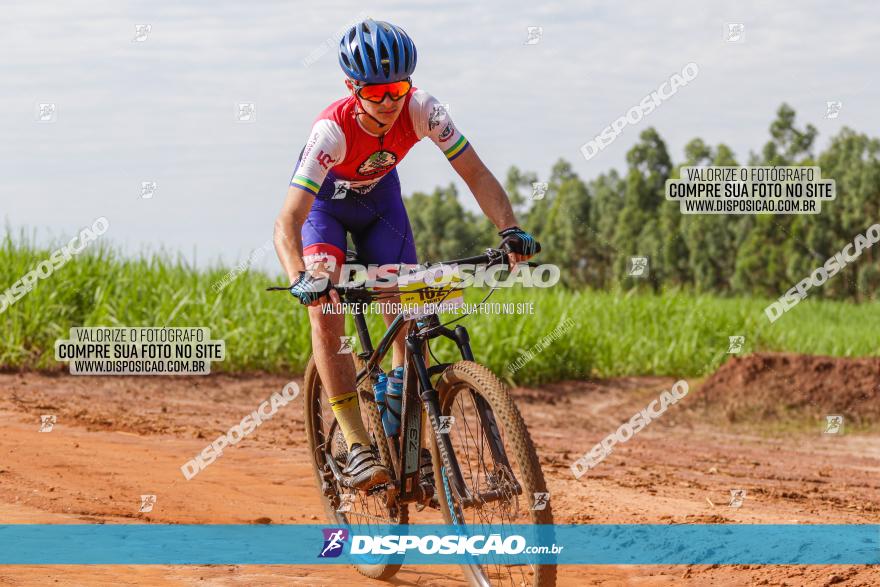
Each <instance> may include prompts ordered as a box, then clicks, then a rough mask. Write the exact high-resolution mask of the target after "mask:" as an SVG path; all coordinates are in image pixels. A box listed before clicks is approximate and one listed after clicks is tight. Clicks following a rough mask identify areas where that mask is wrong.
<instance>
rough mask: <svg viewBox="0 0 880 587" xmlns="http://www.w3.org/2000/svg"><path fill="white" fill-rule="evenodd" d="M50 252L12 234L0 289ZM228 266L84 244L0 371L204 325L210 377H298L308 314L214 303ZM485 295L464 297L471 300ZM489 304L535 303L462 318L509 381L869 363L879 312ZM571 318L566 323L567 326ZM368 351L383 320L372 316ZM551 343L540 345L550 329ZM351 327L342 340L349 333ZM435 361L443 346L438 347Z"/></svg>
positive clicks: (37, 301) (29, 306)
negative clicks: (80, 340)
mask: <svg viewBox="0 0 880 587" xmlns="http://www.w3.org/2000/svg"><path fill="white" fill-rule="evenodd" d="M51 252H52V249H48V248H39V247H35V246H32V245H31V244H29V243H28V242H27V239H26V238H18V239H13V238H12V237H11V236H10V235H9V234H7V236H6V237H5V239H4V240H3V241H2V243H0V290H5V289H6V288H8V287H10V286H11V285H12V284H13V283H14V282H15V281H16V280H18V279H19V278H21V277H22V276H23V275H24V274H25V273H27V272H28V271H30V270H31V269H33V268H34V267H35V266H36V265H37V264H38V263H40V262H41V261H43V260H45V259H47V258H49V255H50V254H51ZM228 272H229V269H228V268H224V267H216V268H212V269H207V270H197V269H195V268H193V267H192V266H190V265H188V264H187V263H186V262H185V261H183V260H181V259H174V258H173V257H171V256H170V255H156V256H152V257H149V258H146V257H144V258H138V259H128V258H122V257H121V256H120V255H119V254H118V253H117V252H116V251H115V250H114V249H112V248H110V247H108V246H101V245H100V244H98V243H95V244H93V245H91V247H90V248H89V249H87V250H86V251H85V252H84V253H83V254H81V255H79V256H77V257H74V258H73V259H71V260H70V261H69V262H68V263H67V264H65V265H64V266H63V267H60V268H59V269H57V270H56V271H55V272H54V273H53V274H52V275H51V276H50V277H48V278H46V279H42V280H39V281H38V282H37V284H36V287H35V288H34V289H33V290H32V291H31V292H29V293H28V294H27V295H25V296H24V297H23V298H21V299H19V300H18V301H17V302H15V303H14V304H12V305H11V306H9V307H8V308H7V309H6V310H5V311H4V312H3V313H2V314H0V324H2V326H3V330H2V332H3V336H2V338H0V368H4V369H57V368H58V367H59V365H60V364H59V363H58V362H56V361H55V359H54V350H53V348H54V346H53V345H54V341H55V340H56V339H58V338H67V337H68V333H69V329H70V327H72V326H188V327H195V326H198V327H202V326H204V327H209V328H211V335H212V338H215V339H224V340H225V341H226V352H227V358H226V360H225V361H223V362H221V363H214V365H213V367H212V369H213V370H214V371H227V372H238V371H257V370H261V371H268V372H283V373H291V374H295V373H301V372H302V371H303V370H304V367H305V364H306V362H307V360H308V356H309V354H310V352H311V349H310V347H311V342H310V340H311V339H310V334H309V324H308V318H307V315H306V312H305V310H304V309H303V308H301V307H300V306H299V305H298V304H296V303H295V302H294V301H293V300H292V299H291V297H290V296H289V295H287V294H285V293H284V292H277V293H274V292H273V293H270V292H265V291H263V290H264V288H265V287H266V285H268V284H270V283H282V282H283V280H282V279H281V278H280V277H270V276H268V275H265V274H262V273H259V272H244V273H241V274H240V275H238V276H237V277H236V278H235V279H233V280H232V281H231V283H229V284H228V285H227V286H226V287H224V288H222V289H221V290H220V291H219V292H217V291H215V290H214V288H212V284H215V283H218V282H221V281H222V280H223V279H224V276H226V275H227V273H228ZM486 291H487V290H476V291H468V292H467V300H468V302H472V303H475V302H477V301H479V300H480V299H482V297H483V296H484V295H485V293H486ZM489 301H491V302H500V303H505V302H513V303H516V302H520V303H532V304H534V306H533V307H534V314H533V315H530V316H524V315H497V314H484V315H475V316H471V317H468V318H466V319H465V320H463V321H461V322H460V323H462V324H464V325H465V326H466V327H467V328H468V330H469V332H470V334H471V340H472V345H473V348H474V352H475V355H476V358H477V360H479V361H481V362H483V363H485V364H487V365H488V366H489V367H490V368H492V369H493V370H494V371H495V372H496V373H498V374H499V375H501V376H503V377H505V378H507V379H508V380H513V381H516V382H517V383H520V384H536V383H544V382H550V381H558V380H562V379H571V378H583V377H588V376H595V377H611V376H623V375H668V376H674V377H686V376H690V377H693V376H702V375H706V374H708V373H710V372H711V371H713V370H714V369H715V368H716V367H717V366H718V365H719V364H720V363H722V362H723V361H725V360H726V358H727V347H728V336H731V335H743V336H745V337H746V341H745V347H744V349H743V352H744V353H748V352H755V351H790V352H798V353H810V354H822V355H836V356H865V355H878V354H880V342H878V340H880V339H878V338H877V336H876V333H877V332H878V331H880V311H878V310H880V304H878V303H872V304H864V305H855V304H852V303H846V302H831V301H816V300H809V299H808V300H806V301H804V302H801V304H799V305H798V306H797V307H796V308H794V309H793V310H791V311H790V312H788V313H787V314H785V315H784V316H783V317H782V318H780V319H779V320H778V321H777V322H775V323H773V324H770V323H769V322H768V321H767V319H766V318H765V316H764V314H763V309H764V307H765V306H766V305H767V304H768V303H769V301H770V300H762V299H754V298H718V297H713V296H707V295H693V294H687V293H681V292H667V293H664V294H660V295H649V294H635V293H632V292H596V291H570V290H564V289H562V288H551V289H544V290H539V289H531V290H524V289H521V288H520V289H505V290H499V291H498V292H496V293H495V294H494V295H493V296H492V297H491V298H490V300H489ZM568 320H570V321H571V322H566V321H568ZM370 323H371V331H372V332H373V333H374V342H375V341H376V340H378V335H379V333H380V330H379V329H380V327H381V326H380V325H381V320H380V318H379V317H378V316H374V317H371V320H370ZM559 326H562V328H560V329H559V331H557V333H559V332H560V331H561V336H558V337H557V336H552V337H548V335H550V334H551V332H553V331H554V329H556V328H557V327H559ZM353 332H354V330H353V328H351V329H350V333H353ZM545 337H548V338H547V339H546V344H545V345H544V346H545V348H543V350H541V351H540V352H537V353H535V356H534V357H533V358H531V359H530V360H528V361H525V362H524V364H522V367H521V368H519V369H515V370H514V371H515V372H513V373H511V372H510V371H509V370H508V369H507V367H508V365H510V364H512V363H514V362H515V361H516V360H517V358H519V357H520V355H521V354H524V353H526V352H528V351H529V350H530V349H533V347H534V345H536V344H537V343H539V341H541V340H542V339H545ZM434 346H435V347H436V348H435V353H436V354H437V356H438V358H440V359H441V360H452V359H454V358H455V354H454V352H453V351H455V348H454V345H452V344H451V343H448V344H447V343H446V342H441V343H435V345H434Z"/></svg>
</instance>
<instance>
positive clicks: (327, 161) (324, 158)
mask: <svg viewBox="0 0 880 587" xmlns="http://www.w3.org/2000/svg"><path fill="white" fill-rule="evenodd" d="M315 158H316V159H317V160H318V163H320V164H321V167H323V168H324V169H330V166H331V165H333V164H334V163H336V161H335V160H334V159H332V158H331V157H330V155H328V154H327V153H325V152H324V151H318V156H317V157H315Z"/></svg>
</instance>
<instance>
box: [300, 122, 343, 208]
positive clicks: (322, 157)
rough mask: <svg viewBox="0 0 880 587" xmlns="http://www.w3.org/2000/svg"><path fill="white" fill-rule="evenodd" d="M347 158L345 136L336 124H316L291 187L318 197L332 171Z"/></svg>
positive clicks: (301, 156)
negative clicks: (328, 174)
mask: <svg viewBox="0 0 880 587" xmlns="http://www.w3.org/2000/svg"><path fill="white" fill-rule="evenodd" d="M344 158H345V134H344V133H343V132H342V129H341V128H340V127H339V125H338V124H336V122H334V121H332V120H328V119H321V120H318V121H317V122H315V125H314V126H313V127H312V133H311V135H309V140H308V142H307V143H306V146H305V147H304V148H303V151H302V154H301V155H300V158H299V162H298V163H297V165H296V169H295V170H294V172H293V177H291V178H290V185H291V186H292V187H297V188H299V189H301V190H304V191H307V192H309V193H310V194H312V195H316V194H317V193H318V190H320V189H321V184H322V183H324V179H325V178H326V177H327V173H328V172H329V171H330V169H331V168H332V167H333V166H334V165H336V164H337V163H339V162H340V161H342V160H343V159H344Z"/></svg>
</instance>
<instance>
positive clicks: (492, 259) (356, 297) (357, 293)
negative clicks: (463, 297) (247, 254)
mask: <svg viewBox="0 0 880 587" xmlns="http://www.w3.org/2000/svg"><path fill="white" fill-rule="evenodd" d="M509 255H510V253H509V252H508V251H505V250H504V249H486V252H485V253H483V254H482V255H476V256H474V257H464V258H463V259H452V260H449V261H436V262H433V263H426V264H425V268H430V267H437V266H439V265H486V266H487V267H492V266H494V265H510V257H509ZM524 264H525V265H528V266H529V267H535V266H536V265H537V264H536V263H532V262H529V261H525V262H524ZM332 287H333V289H335V290H336V291H337V292H338V293H339V295H340V297H341V298H342V300H343V301H344V302H353V303H358V302H363V303H369V302H371V301H372V300H373V299H374V297H375V296H376V295H394V294H396V293H400V292H396V291H394V290H382V291H381V292H372V291H370V290H368V289H367V288H366V286H364V285H355V286H344V285H334V286H332ZM425 287H426V288H428V287H430V286H425ZM289 290H290V287H289V286H288V287H279V286H273V287H267V288H266V291H289Z"/></svg>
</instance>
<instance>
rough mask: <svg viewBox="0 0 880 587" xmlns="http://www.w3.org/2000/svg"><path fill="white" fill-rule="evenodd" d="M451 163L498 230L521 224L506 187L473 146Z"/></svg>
mask: <svg viewBox="0 0 880 587" xmlns="http://www.w3.org/2000/svg"><path fill="white" fill-rule="evenodd" d="M450 163H451V165H452V168H453V169H455V171H456V173H458V175H459V176H461V178H462V179H463V180H464V182H465V183H466V184H467V186H468V188H469V189H470V190H471V193H473V194H474V198H476V200H477V203H478V204H479V205H480V209H481V210H482V211H483V214H485V215H486V216H487V217H488V218H489V220H491V221H492V223H493V224H494V225H495V226H497V227H498V230H504V229H505V228H509V227H511V226H516V225H518V224H519V223H518V222H517V220H516V215H515V214H514V213H513V207H512V206H511V205H510V200H509V199H508V197H507V194H506V193H505V191H504V188H502V187H501V184H500V183H499V182H498V179H496V177H495V176H494V175H492V172H491V171H489V169H488V168H487V167H486V165H485V164H484V163H483V161H482V160H481V159H480V157H479V156H478V155H477V153H476V151H474V150H473V148H471V149H468V150H467V151H465V152H464V153H462V154H461V156H460V157H457V158H456V159H455V160H454V161H451V162H450Z"/></svg>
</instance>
